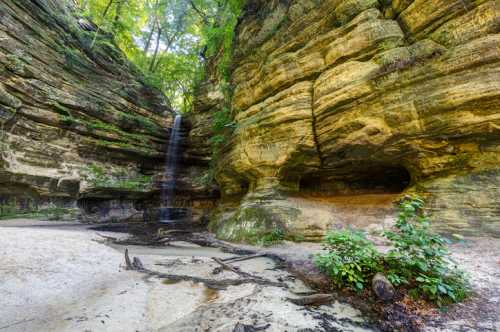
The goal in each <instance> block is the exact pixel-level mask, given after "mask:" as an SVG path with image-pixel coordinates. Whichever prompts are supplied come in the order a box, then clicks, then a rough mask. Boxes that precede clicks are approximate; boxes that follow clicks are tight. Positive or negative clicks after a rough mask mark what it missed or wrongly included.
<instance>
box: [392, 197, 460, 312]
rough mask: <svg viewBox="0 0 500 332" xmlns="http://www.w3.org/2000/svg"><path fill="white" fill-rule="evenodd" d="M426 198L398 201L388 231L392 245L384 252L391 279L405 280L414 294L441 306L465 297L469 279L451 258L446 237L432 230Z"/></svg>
mask: <svg viewBox="0 0 500 332" xmlns="http://www.w3.org/2000/svg"><path fill="white" fill-rule="evenodd" d="M423 207H424V201H423V200H422V199H420V198H418V197H405V198H404V199H403V200H402V202H401V203H400V205H399V215H398V219H397V221H396V225H395V230H394V231H386V232H385V233H384V236H385V237H387V238H388V239H389V240H390V241H391V243H392V245H393V249H391V250H390V251H389V253H388V254H387V255H385V258H384V261H385V264H386V267H387V269H388V270H387V274H388V278H389V280H390V281H391V282H392V283H394V284H395V285H400V284H406V285H408V287H409V288H410V289H411V294H414V295H417V294H418V293H421V294H423V295H424V296H426V297H427V298H429V299H430V300H432V301H434V302H436V303H437V304H438V305H439V306H441V305H443V304H446V303H449V302H455V301H460V300H463V298H464V297H465V296H466V293H467V288H468V285H467V282H466V277H465V276H464V274H463V272H461V271H460V270H458V269H457V267H456V264H455V263H454V262H453V261H452V260H451V258H450V253H449V251H448V249H447V244H448V243H449V241H447V240H446V239H445V238H444V237H442V236H440V235H439V234H436V233H434V232H432V231H431V229H430V222H429V219H428V217H427V216H426V215H425V213H424V210H423Z"/></svg>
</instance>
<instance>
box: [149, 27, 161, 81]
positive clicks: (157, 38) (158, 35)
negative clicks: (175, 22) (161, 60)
mask: <svg viewBox="0 0 500 332" xmlns="http://www.w3.org/2000/svg"><path fill="white" fill-rule="evenodd" d="M161 33H162V29H161V26H160V24H158V34H157V35H156V47H155V52H154V54H153V58H152V59H151V63H150V64H149V72H150V73H151V72H152V71H153V68H154V67H155V62H156V57H157V56H158V50H159V49H160V39H161Z"/></svg>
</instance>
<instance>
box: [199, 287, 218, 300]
mask: <svg viewBox="0 0 500 332" xmlns="http://www.w3.org/2000/svg"><path fill="white" fill-rule="evenodd" d="M203 295H204V296H205V298H204V299H203V302H205V303H210V302H213V301H215V300H217V299H218V298H219V291H218V290H216V289H212V288H209V287H205V289H204V290H203Z"/></svg>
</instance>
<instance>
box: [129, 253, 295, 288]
mask: <svg viewBox="0 0 500 332" xmlns="http://www.w3.org/2000/svg"><path fill="white" fill-rule="evenodd" d="M125 265H126V267H127V270H133V271H138V272H142V273H146V274H147V275H148V276H153V277H157V278H160V279H167V280H169V281H174V282H177V281H191V282H195V283H202V284H204V285H205V286H207V287H208V288H211V289H218V290H220V289H226V288H227V287H228V286H239V285H243V284H257V285H262V286H272V287H281V288H288V285H287V284H286V283H283V282H275V281H271V280H267V279H264V278H260V277H255V276H252V275H250V274H248V273H245V272H241V273H243V275H244V277H242V278H240V279H221V280H216V279H207V278H201V277H195V276H189V275H183V274H180V275H179V274H168V273H163V272H159V271H154V270H150V269H147V268H145V267H144V265H143V264H142V262H141V261H140V259H139V258H137V257H134V258H133V261H132V262H131V260H130V256H129V253H128V249H125ZM231 271H232V270H231ZM233 272H234V271H233ZM239 275H242V274H240V273H239Z"/></svg>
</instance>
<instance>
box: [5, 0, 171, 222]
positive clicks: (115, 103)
mask: <svg viewBox="0 0 500 332" xmlns="http://www.w3.org/2000/svg"><path fill="white" fill-rule="evenodd" d="M69 3H70V2H69V1H67V2H66V1H56V0H43V1H38V0H32V1H15V0H6V1H1V2H0V127H1V131H0V146H1V154H0V197H1V202H0V204H1V206H2V213H3V214H5V213H15V212H19V211H20V212H23V211H24V212H29V211H36V210H40V209H48V208H54V207H64V208H74V207H76V201H77V200H78V201H79V205H80V207H81V208H82V212H83V216H84V219H86V220H93V221H97V220H99V221H103V220H107V221H112V220H119V219H123V218H128V217H132V216H139V217H142V214H143V207H141V206H139V205H140V204H139V205H138V203H137V202H138V201H140V199H145V198H147V197H149V196H151V195H154V192H155V189H154V185H153V181H152V176H153V175H154V174H155V173H156V172H161V171H162V170H163V165H164V159H165V146H166V143H167V142H166V140H167V138H168V137H169V131H170V129H169V128H170V127H171V123H172V119H173V116H172V111H171V110H170V108H169V107H168V106H167V105H166V103H165V101H164V99H163V97H162V96H161V94H160V93H159V92H158V91H156V90H154V89H152V88H151V87H150V86H148V85H147V84H145V83H144V81H143V80H142V78H141V75H140V74H139V72H138V71H137V70H136V69H135V68H134V67H133V66H132V65H131V64H130V63H129V62H128V61H127V60H126V59H125V57H124V55H123V53H122V52H121V51H120V50H119V49H118V48H117V47H116V45H115V44H114V42H113V39H112V37H111V36H109V35H107V34H106V33H104V32H102V31H100V33H98V34H97V37H96V34H95V33H96V30H95V28H94V30H93V31H88V30H89V27H90V29H91V30H92V28H91V24H90V25H89V22H87V24H81V23H82V20H84V19H83V18H78V17H77V16H76V14H75V12H74V11H73V8H72V7H71V5H70V4H69ZM79 20H80V22H79ZM156 191H157V190H156Z"/></svg>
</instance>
